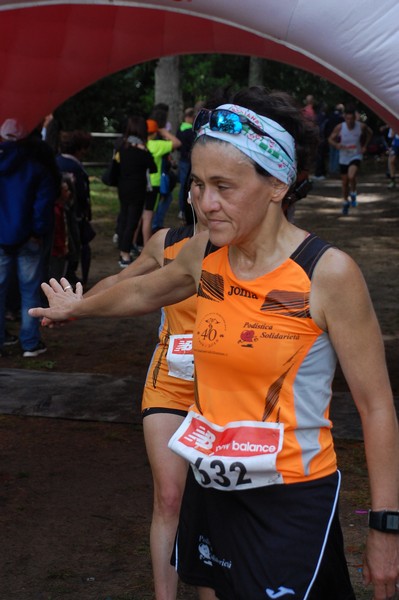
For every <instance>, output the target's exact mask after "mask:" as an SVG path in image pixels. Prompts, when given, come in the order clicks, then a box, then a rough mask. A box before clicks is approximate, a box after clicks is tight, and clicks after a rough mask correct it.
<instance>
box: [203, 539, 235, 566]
mask: <svg viewBox="0 0 399 600" xmlns="http://www.w3.org/2000/svg"><path fill="white" fill-rule="evenodd" d="M198 551H199V559H200V560H201V561H202V562H203V563H204V564H205V565H208V566H209V567H213V565H214V564H217V565H219V566H220V567H224V568H225V569H231V566H232V563H231V560H226V559H224V558H218V557H217V556H215V555H214V554H213V550H212V546H211V543H210V541H209V540H208V538H207V537H205V536H203V535H200V536H199V544H198Z"/></svg>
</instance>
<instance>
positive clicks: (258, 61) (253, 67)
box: [248, 56, 263, 86]
mask: <svg viewBox="0 0 399 600" xmlns="http://www.w3.org/2000/svg"><path fill="white" fill-rule="evenodd" d="M248 85H249V86H251V85H263V58H258V57H257V56H251V57H250V59H249V75H248Z"/></svg>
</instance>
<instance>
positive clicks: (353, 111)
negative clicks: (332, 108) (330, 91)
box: [344, 104, 356, 115]
mask: <svg viewBox="0 0 399 600" xmlns="http://www.w3.org/2000/svg"><path fill="white" fill-rule="evenodd" d="M344 114H345V115H356V109H355V107H354V106H353V104H349V106H347V107H346V108H345V109H344Z"/></svg>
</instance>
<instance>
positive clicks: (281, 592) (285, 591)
mask: <svg viewBox="0 0 399 600" xmlns="http://www.w3.org/2000/svg"><path fill="white" fill-rule="evenodd" d="M266 594H267V595H268V596H269V598H282V597H283V596H287V595H292V594H295V592H294V590H292V589H291V588H286V587H284V586H283V585H280V587H279V588H278V590H277V592H275V591H274V590H272V589H270V588H266Z"/></svg>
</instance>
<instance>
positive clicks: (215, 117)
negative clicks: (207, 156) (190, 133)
mask: <svg viewBox="0 0 399 600" xmlns="http://www.w3.org/2000/svg"><path fill="white" fill-rule="evenodd" d="M208 123H209V127H210V129H211V130H212V131H221V132H222V133H230V134H231V135H238V134H240V133H241V132H242V130H243V129H244V125H247V126H248V127H249V128H250V129H252V131H253V132H254V133H257V134H258V135H261V136H267V137H268V138H270V139H271V140H273V141H274V142H275V143H276V144H277V146H279V148H281V149H282V150H283V151H284V152H285V153H286V154H288V152H287V151H286V150H285V149H284V148H283V147H282V146H281V144H280V143H279V142H278V141H277V140H275V139H274V138H273V137H272V136H271V135H270V134H269V133H266V131H263V129H260V127H257V126H256V125H255V124H254V123H252V121H251V120H250V119H248V117H246V116H245V115H239V114H237V113H235V112H232V111H231V110H227V109H226V108H215V109H214V110H208V109H207V108H202V109H201V110H200V111H199V113H198V114H197V116H196V118H195V121H194V123H193V130H194V132H195V133H197V132H198V131H199V130H200V129H201V127H203V126H204V125H207V124H208ZM288 156H289V154H288Z"/></svg>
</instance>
